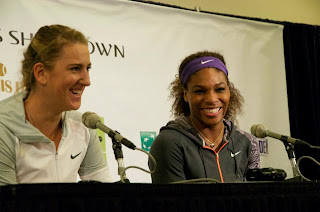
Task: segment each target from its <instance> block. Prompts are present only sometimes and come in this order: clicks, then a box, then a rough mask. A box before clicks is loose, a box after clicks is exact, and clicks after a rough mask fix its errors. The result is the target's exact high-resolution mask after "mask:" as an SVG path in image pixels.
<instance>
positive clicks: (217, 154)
mask: <svg viewBox="0 0 320 212" xmlns="http://www.w3.org/2000/svg"><path fill="white" fill-rule="evenodd" d="M227 143H229V141H227V142H226V143H224V144H223V145H222V147H221V148H220V149H219V150H218V152H216V151H215V150H213V149H212V148H211V147H208V146H204V148H207V149H210V150H212V151H213V152H214V154H215V155H216V158H217V166H218V170H219V175H220V180H221V182H222V183H224V180H223V175H222V171H221V166H220V159H219V152H220V150H221V149H222V148H223V147H224V146H225V145H227Z"/></svg>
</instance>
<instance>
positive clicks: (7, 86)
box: [0, 61, 22, 94]
mask: <svg viewBox="0 0 320 212" xmlns="http://www.w3.org/2000/svg"><path fill="white" fill-rule="evenodd" d="M7 74H8V69H7V67H6V66H5V65H4V64H3V63H1V61H0V94H1V93H8V94H11V93H13V92H15V91H18V90H21V89H22V88H21V83H20V82H14V81H11V80H9V79H7V77H8V76H7ZM14 88H15V89H14Z"/></svg>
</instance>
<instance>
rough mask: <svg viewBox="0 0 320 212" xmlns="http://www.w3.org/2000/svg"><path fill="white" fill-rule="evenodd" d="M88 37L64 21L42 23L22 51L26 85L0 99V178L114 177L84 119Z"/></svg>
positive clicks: (3, 180)
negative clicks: (83, 105)
mask: <svg viewBox="0 0 320 212" xmlns="http://www.w3.org/2000/svg"><path fill="white" fill-rule="evenodd" d="M90 68H91V61H90V54H89V50H88V40H87V38H86V37H85V36H84V35H83V34H82V33H81V32H79V31H77V30H75V29H72V28H70V27H67V26H63V25H50V26H43V27H41V28H40V29H39V30H38V32H37V33H36V34H35V36H34V38H33V39H32V40H31V43H30V44H29V46H28V48H27V50H26V51H25V52H24V59H23V61H22V70H21V72H22V76H23V86H24V88H25V91H23V92H20V93H17V94H15V95H13V96H11V97H9V98H7V99H5V100H2V101H1V102H0V184H15V183H41V182H76V181H77V177H78V174H79V176H80V178H81V179H82V180H95V181H103V182H111V181H112V177H111V174H110V172H109V168H108V164H107V162H106V161H105V159H104V157H103V153H102V149H101V147H100V143H99V139H98V137H97V134H96V132H95V131H94V130H89V129H88V128H86V127H85V126H84V125H83V124H82V123H81V117H82V114H81V113H79V112H77V111H75V110H77V109H79V107H80V105H81V96H82V93H83V91H84V89H85V87H87V86H89V85H90V77H89V70H90Z"/></svg>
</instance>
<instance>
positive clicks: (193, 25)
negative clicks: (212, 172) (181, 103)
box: [0, 0, 292, 182]
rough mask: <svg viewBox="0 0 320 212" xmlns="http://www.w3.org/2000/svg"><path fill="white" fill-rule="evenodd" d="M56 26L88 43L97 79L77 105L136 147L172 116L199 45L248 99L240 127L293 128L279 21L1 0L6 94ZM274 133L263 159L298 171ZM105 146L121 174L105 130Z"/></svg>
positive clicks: (138, 176) (107, 4) (128, 5)
mask: <svg viewBox="0 0 320 212" xmlns="http://www.w3.org/2000/svg"><path fill="white" fill-rule="evenodd" d="M50 24H64V25H68V26H70V27H74V28H76V29H78V30H80V31H82V32H83V33H84V34H85V35H87V36H88V37H89V40H90V42H91V43H90V45H89V47H90V51H91V52H92V53H91V62H92V64H93V68H92V71H91V86H90V87H88V88H87V89H86V91H85V93H84V96H83V101H82V106H81V108H80V111H81V112H86V111H94V112H96V113H97V114H98V115H100V116H102V117H104V122H105V124H106V125H107V126H109V127H110V128H112V129H114V130H117V131H119V132H120V133H121V134H122V135H123V136H125V137H126V138H128V139H129V140H131V141H132V142H133V143H135V145H136V146H137V147H139V148H141V141H140V131H152V132H157V134H158V133H159V129H160V127H161V126H163V125H165V124H166V123H167V122H168V121H169V120H170V119H172V118H173V117H171V116H170V114H171V113H170V109H171V103H172V102H171V101H169V100H168V96H169V90H168V86H169V84H170V82H171V81H172V80H173V79H174V76H175V74H176V73H177V69H178V66H179V64H180V62H181V61H182V60H183V58H184V57H185V56H187V55H189V54H191V53H194V52H196V51H200V50H213V51H219V52H220V53H222V54H223V55H224V56H225V59H226V62H227V67H228V69H229V78H230V80H231V81H232V82H233V83H234V84H235V86H236V87H237V88H238V89H239V90H240V91H241V93H242V94H243V96H244V98H245V107H244V114H243V115H241V116H239V117H238V120H239V125H240V128H242V129H243V130H245V131H248V132H250V127H251V126H252V125H253V124H257V123H262V124H264V125H265V126H266V127H268V128H269V129H270V130H272V131H276V132H278V133H281V134H286V135H289V132H290V131H289V116H288V106H287V92H286V80H285V67H284V55H283V40H282V30H283V28H282V26H280V25H275V24H267V23H261V22H255V21H248V20H241V19H235V18H229V17H222V16H216V15H209V14H201V13H198V12H193V11H185V10H181V9H174V8H166V7H161V6H155V5H147V4H143V3H138V2H128V1H119V0H118V1H116V0H105V1H84V0H77V1H71V0H56V1H49V0H16V1H11V0H1V7H0V66H1V64H2V65H3V67H4V68H5V69H4V68H3V69H2V72H1V71H0V80H1V81H0V82H1V84H0V85H1V87H0V88H1V89H0V100H1V99H4V98H6V97H8V96H10V95H12V94H13V93H14V92H15V88H16V83H17V82H18V81H19V79H20V78H19V74H18V73H19V72H18V71H19V70H20V61H21V59H22V50H24V49H25V48H26V47H27V45H28V44H29V43H30V40H28V39H30V33H31V34H35V32H36V31H37V30H38V28H40V27H41V26H43V25H50ZM103 46H104V47H105V51H103ZM99 48H100V49H99ZM4 70H5V71H4ZM1 73H2V75H1ZM268 140H269V141H268V154H264V155H262V157H261V166H262V167H274V168H281V169H284V170H285V171H286V172H287V174H288V177H292V170H291V165H290V162H289V160H288V156H287V153H286V151H285V149H284V145H283V144H282V143H281V142H280V141H276V140H274V139H268ZM106 147H107V157H108V159H107V160H108V163H109V166H110V168H111V172H112V175H113V177H114V179H115V180H119V176H118V174H117V167H118V166H117V163H116V160H115V159H114V154H113V151H112V148H111V140H110V139H109V138H108V137H106ZM122 149H123V154H124V164H125V166H129V165H136V166H140V167H143V168H146V169H147V156H146V155H145V154H143V153H141V152H140V151H133V150H130V149H127V148H126V147H123V148H122ZM126 174H127V177H128V178H129V180H130V181H131V182H151V178H150V175H148V174H146V173H144V172H141V171H140V170H136V169H129V170H128V171H127V172H126Z"/></svg>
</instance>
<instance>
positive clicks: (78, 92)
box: [71, 90, 82, 95]
mask: <svg viewBox="0 0 320 212" xmlns="http://www.w3.org/2000/svg"><path fill="white" fill-rule="evenodd" d="M71 92H72V93H73V94H77V95H79V94H81V93H82V90H71Z"/></svg>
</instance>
